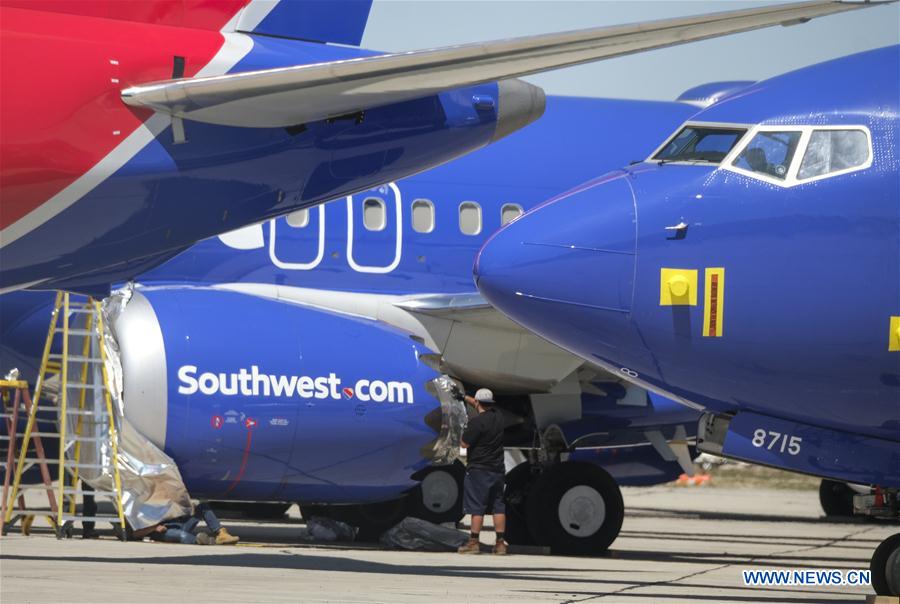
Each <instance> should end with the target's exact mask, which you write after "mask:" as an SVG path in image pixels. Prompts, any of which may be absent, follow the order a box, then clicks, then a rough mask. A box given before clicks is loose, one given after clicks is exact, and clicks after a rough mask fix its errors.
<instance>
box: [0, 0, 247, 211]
mask: <svg viewBox="0 0 900 604" xmlns="http://www.w3.org/2000/svg"><path fill="white" fill-rule="evenodd" d="M77 4H78V5H79V6H80V5H82V4H84V3H77ZM114 4H116V5H118V4H121V5H122V7H130V6H132V4H131V3H130V2H121V3H114ZM123 10H124V8H123ZM236 10H237V9H236V8H235V11H236ZM211 14H212V13H210V14H209V15H208V16H207V17H206V19H207V25H209V26H211V25H213V24H218V27H221V26H222V25H224V24H225V23H226V22H227V21H228V19H227V18H226V16H225V14H224V13H221V12H218V13H216V14H217V15H218V18H217V19H215V20H213V19H212V18H211ZM232 14H233V13H232ZM230 16H231V15H229V16H228V17H229V18H230ZM0 22H2V30H0V56H3V57H4V59H5V60H3V61H0V107H2V111H0V132H2V133H3V137H2V139H0V228H6V227H7V226H9V225H10V224H12V223H14V222H16V221H17V220H19V219H20V218H22V217H23V216H25V215H26V214H28V213H29V212H31V211H33V210H34V209H35V208H37V207H38V206H40V205H41V204H43V203H44V202H45V201H47V200H48V199H49V198H50V197H52V196H53V195H55V194H56V193H58V192H59V191H61V190H63V189H64V188H65V187H67V186H69V185H70V184H72V182H74V181H75V180H76V179H78V178H79V177H80V176H82V175H83V174H84V173H85V172H87V171H88V170H89V169H90V168H91V167H93V166H94V165H95V164H97V162H99V161H100V160H101V159H103V158H104V157H106V156H107V155H108V154H109V153H110V152H111V151H112V150H113V149H115V147H116V146H117V145H119V143H121V142H122V141H123V140H124V139H125V138H127V137H128V136H129V135H130V134H131V133H132V132H134V131H135V130H136V129H137V128H138V127H139V126H140V125H141V124H142V123H143V121H144V120H146V119H147V118H149V117H150V115H152V112H151V111H147V110H138V109H135V108H132V107H129V106H127V105H125V104H124V103H123V102H122V100H121V98H120V97H119V95H120V91H121V90H122V89H123V88H127V87H128V86H131V85H136V84H144V83H147V82H152V81H156V80H166V79H169V78H171V77H172V61H173V56H175V55H179V56H183V57H185V73H184V75H185V77H191V76H193V75H194V74H196V73H197V71H199V70H200V69H201V68H202V67H204V66H205V65H206V64H207V63H209V61H210V60H211V59H212V58H213V56H215V54H216V52H218V50H219V49H220V48H221V46H222V44H223V42H224V39H223V37H222V35H221V34H220V33H219V32H218V31H209V30H208V29H186V28H184V27H167V26H163V25H152V24H147V23H139V22H135V21H121V20H112V19H102V18H98V17H93V16H76V15H69V14H63V13H57V12H44V11H40V10H24V9H19V8H7V7H0Z"/></svg>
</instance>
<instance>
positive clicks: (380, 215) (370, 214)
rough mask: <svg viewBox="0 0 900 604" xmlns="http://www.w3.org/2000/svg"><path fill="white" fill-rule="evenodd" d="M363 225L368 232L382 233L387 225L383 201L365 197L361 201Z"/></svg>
mask: <svg viewBox="0 0 900 604" xmlns="http://www.w3.org/2000/svg"><path fill="white" fill-rule="evenodd" d="M363 225H364V226H365V227H366V230H369V231H382V230H384V227H385V226H386V225H387V208H386V207H385V205H384V200H383V199H379V198H378V197H366V199H365V201H363Z"/></svg>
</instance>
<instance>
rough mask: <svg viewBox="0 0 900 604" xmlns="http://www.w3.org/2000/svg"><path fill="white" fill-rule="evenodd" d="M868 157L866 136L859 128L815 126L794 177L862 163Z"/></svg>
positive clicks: (830, 171)
mask: <svg viewBox="0 0 900 604" xmlns="http://www.w3.org/2000/svg"><path fill="white" fill-rule="evenodd" d="M868 160H869V139H868V137H867V136H866V133H865V132H863V131H862V130H815V131H814V132H813V133H812V134H811V135H810V137H809V144H808V145H807V146H806V154H805V155H804V156H803V162H802V163H801V164H800V171H799V172H798V173H797V178H798V179H800V180H804V179H807V178H813V177H815V176H823V175H825V174H831V173H832V172H841V171H843V170H849V169H851V168H856V167H858V166H862V165H863V164H865V163H866V162H867V161H868Z"/></svg>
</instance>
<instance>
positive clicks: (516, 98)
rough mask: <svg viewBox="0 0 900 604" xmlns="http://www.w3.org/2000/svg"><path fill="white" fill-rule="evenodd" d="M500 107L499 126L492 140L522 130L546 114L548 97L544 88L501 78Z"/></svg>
mask: <svg viewBox="0 0 900 604" xmlns="http://www.w3.org/2000/svg"><path fill="white" fill-rule="evenodd" d="M497 88H498V94H499V97H500V107H499V108H498V109H497V128H496V129H495V130H494V137H493V138H492V139H491V142H492V143H493V142H496V141H498V140H500V139H501V138H503V137H505V136H507V135H509V134H512V133H513V132H515V131H516V130H520V129H522V128H524V127H525V126H527V125H528V124H530V123H531V122H533V121H535V120H536V119H538V118H539V117H541V116H542V115H544V109H545V108H546V107H547V98H546V97H545V95H544V89H543V88H540V87H538V86H534V85H532V84H529V83H528V82H523V81H522V80H501V81H500V82H498V83H497Z"/></svg>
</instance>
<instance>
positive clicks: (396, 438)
mask: <svg viewBox="0 0 900 604" xmlns="http://www.w3.org/2000/svg"><path fill="white" fill-rule="evenodd" d="M111 328H112V330H113V333H114V334H115V336H116V338H117V340H118V343H119V348H120V355H121V361H122V372H123V382H124V397H123V398H124V401H125V415H126V417H127V418H128V419H129V420H130V421H131V422H132V424H133V425H134V426H135V427H137V428H138V429H139V430H140V431H141V432H142V433H143V434H144V435H146V436H147V437H148V438H149V439H150V440H152V441H153V442H154V443H155V444H156V445H157V446H159V447H161V448H164V449H165V451H166V452H167V453H168V454H169V455H170V456H172V458H173V459H175V461H176V462H177V463H178V466H179V469H180V470H181V473H182V476H183V478H184V481H185V484H186V485H187V487H188V489H189V490H190V492H191V494H192V496H194V497H202V498H231V499H247V500H254V501H263V500H279V501H304V502H322V503H352V502H358V501H372V500H377V499H389V498H391V497H394V496H396V495H398V494H400V493H401V492H402V491H404V490H406V489H408V488H410V487H411V486H413V485H414V484H415V482H414V481H413V480H411V479H410V475H411V474H413V473H414V472H416V471H417V470H418V469H421V468H422V467H424V466H425V465H427V463H428V460H427V459H425V457H424V455H425V453H423V452H424V451H427V448H428V445H429V444H430V443H431V442H433V441H434V439H435V437H436V436H437V434H436V431H435V429H434V428H433V427H429V425H428V424H426V422H425V420H426V416H427V415H428V414H429V413H431V417H432V418H433V417H434V415H435V411H434V410H435V409H440V403H439V402H438V400H437V398H435V396H433V395H432V394H430V393H429V392H428V391H427V390H426V384H427V383H428V382H429V381H430V380H432V379H434V378H435V377H437V374H436V373H435V372H434V370H432V369H431V368H429V367H428V366H427V365H425V364H424V363H423V362H422V361H421V360H420V356H421V355H423V354H427V353H430V352H431V351H430V350H428V349H427V348H425V347H424V346H422V345H421V344H419V343H417V342H415V341H413V340H412V339H410V338H409V337H408V336H406V335H405V334H403V333H401V332H399V331H397V330H394V329H391V328H389V327H385V326H383V325H381V324H378V323H375V322H372V321H368V320H363V319H356V318H353V317H349V316H346V315H338V314H332V313H329V312H325V311H321V310H317V309H313V308H309V307H304V306H298V305H295V304H288V303H283V302H279V301H274V300H268V299H263V298H258V297H254V296H248V295H245V294H239V293H234V292H228V291H223V290H215V289H207V288H185V287H166V288H144V289H140V290H137V291H135V293H134V295H133V297H132V298H131V300H130V301H129V302H128V304H127V306H126V307H125V309H124V310H123V311H122V312H121V313H120V314H119V315H118V316H116V318H115V319H114V320H113V322H112V325H111ZM437 413H438V418H439V417H440V415H439V413H440V412H439V411H438V412H437ZM429 424H432V425H434V421H429ZM438 427H439V425H438Z"/></svg>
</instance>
